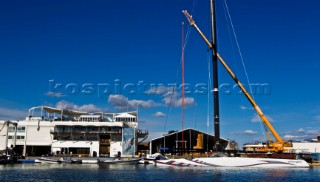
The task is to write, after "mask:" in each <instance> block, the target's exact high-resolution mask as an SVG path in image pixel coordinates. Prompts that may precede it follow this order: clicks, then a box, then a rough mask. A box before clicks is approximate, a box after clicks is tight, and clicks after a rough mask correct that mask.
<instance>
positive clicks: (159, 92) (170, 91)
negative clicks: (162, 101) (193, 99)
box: [145, 85, 177, 96]
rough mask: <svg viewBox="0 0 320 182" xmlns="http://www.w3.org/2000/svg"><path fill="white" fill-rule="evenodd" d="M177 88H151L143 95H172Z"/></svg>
mask: <svg viewBox="0 0 320 182" xmlns="http://www.w3.org/2000/svg"><path fill="white" fill-rule="evenodd" d="M176 90H177V87H176V86H168V87H166V86H164V85H158V86H155V87H151V88H150V89H149V90H147V91H146V92H145V93H146V94H148V95H151V94H154V95H162V96H167V95H172V94H174V93H175V92H176Z"/></svg>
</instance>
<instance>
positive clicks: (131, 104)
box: [108, 95, 160, 109]
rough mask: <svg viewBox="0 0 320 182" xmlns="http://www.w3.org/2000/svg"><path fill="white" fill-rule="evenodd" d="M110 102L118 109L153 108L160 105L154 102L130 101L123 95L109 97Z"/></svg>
mask: <svg viewBox="0 0 320 182" xmlns="http://www.w3.org/2000/svg"><path fill="white" fill-rule="evenodd" d="M108 102H109V103H110V104H112V105H113V106H115V107H116V108H118V109H127V108H128V109H136V108H138V107H139V108H151V107H156V106H159V105H160V104H158V103H156V102H154V101H153V100H147V101H144V100H135V99H134V100H129V99H128V98H127V97H125V96H123V95H109V98H108Z"/></svg>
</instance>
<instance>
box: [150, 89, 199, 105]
mask: <svg viewBox="0 0 320 182" xmlns="http://www.w3.org/2000/svg"><path fill="white" fill-rule="evenodd" d="M145 93H146V94H156V95H160V96H162V97H163V99H162V101H163V102H164V104H166V105H168V106H171V107H181V106H182V98H181V94H179V93H178V89H177V87H176V86H163V85H160V86H157V87H152V88H150V89H149V90H147V91H146V92H145ZM194 104H195V100H194V98H193V97H185V99H184V106H185V107H190V106H192V105H194Z"/></svg>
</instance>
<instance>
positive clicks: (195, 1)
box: [163, 0, 197, 134]
mask: <svg viewBox="0 0 320 182" xmlns="http://www.w3.org/2000/svg"><path fill="white" fill-rule="evenodd" d="M196 5H197V0H194V1H193V5H192V10H191V12H192V13H194V12H195V7H196ZM191 31H192V28H191V26H188V29H187V33H186V36H185V39H184V45H183V51H184V52H185V50H186V47H187V44H188V40H189V38H190V33H191ZM181 66H182V55H181V58H180V65H179V67H178V69H177V72H176V82H175V83H178V77H179V71H180V70H181ZM175 88H176V86H173V87H172V94H171V97H170V102H169V107H168V111H167V115H166V119H165V123H164V127H163V134H164V132H165V129H166V125H167V122H168V118H169V114H170V112H171V109H172V100H173V97H174V96H175ZM170 89H171V88H170ZM167 93H169V92H167Z"/></svg>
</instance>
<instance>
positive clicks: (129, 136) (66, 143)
mask: <svg viewBox="0 0 320 182" xmlns="http://www.w3.org/2000/svg"><path fill="white" fill-rule="evenodd" d="M35 113H38V114H35ZM8 122H9V124H7V123H8ZM15 123H17V124H15ZM2 126H3V127H2ZM8 126H9V127H8ZM1 128H2V130H1V132H0V133H1V134H2V135H1V136H0V138H1V139H0V140H1V141H2V140H3V141H5V145H0V150H4V148H5V147H6V146H7V147H12V146H15V148H16V149H17V150H18V151H19V152H20V153H22V154H23V155H26V156H39V155H77V156H96V157H99V156H111V157H112V156H115V155H117V154H118V152H121V154H122V156H133V155H135V153H136V151H137V145H138V138H146V137H147V135H148V132H147V131H146V130H144V131H142V130H139V129H138V112H137V111H133V112H123V113H103V112H95V113H88V112H81V111H74V110H67V109H63V110H62V109H57V108H52V107H47V106H39V107H33V108H31V109H30V110H29V116H28V117H26V119H25V120H22V121H0V129H1Z"/></svg>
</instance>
